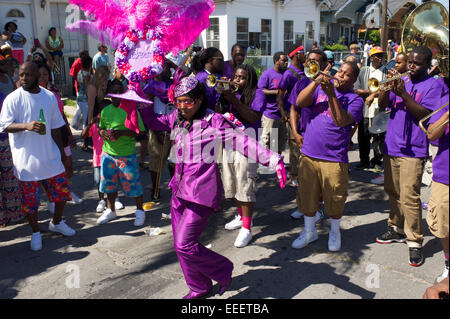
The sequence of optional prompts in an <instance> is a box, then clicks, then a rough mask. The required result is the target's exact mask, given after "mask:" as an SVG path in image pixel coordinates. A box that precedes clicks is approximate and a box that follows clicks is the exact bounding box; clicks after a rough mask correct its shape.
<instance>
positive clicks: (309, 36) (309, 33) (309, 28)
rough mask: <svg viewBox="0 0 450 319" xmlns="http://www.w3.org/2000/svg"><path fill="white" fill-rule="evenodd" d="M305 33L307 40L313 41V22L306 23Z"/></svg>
mask: <svg viewBox="0 0 450 319" xmlns="http://www.w3.org/2000/svg"><path fill="white" fill-rule="evenodd" d="M305 31H306V38H307V39H310V40H312V39H314V21H306V28H305Z"/></svg>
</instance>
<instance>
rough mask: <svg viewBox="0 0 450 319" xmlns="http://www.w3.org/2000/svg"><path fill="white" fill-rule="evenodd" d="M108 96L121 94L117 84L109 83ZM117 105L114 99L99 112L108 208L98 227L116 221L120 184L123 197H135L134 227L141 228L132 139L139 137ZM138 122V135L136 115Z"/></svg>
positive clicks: (102, 187) (139, 189) (140, 199)
mask: <svg viewBox="0 0 450 319" xmlns="http://www.w3.org/2000/svg"><path fill="white" fill-rule="evenodd" d="M100 70H101V69H99V71H100ZM97 73H99V72H97ZM111 93H113V94H121V93H123V86H122V83H121V82H120V81H118V80H114V81H113V83H111ZM120 103H121V100H119V99H117V98H113V99H112V103H111V104H109V105H108V106H107V107H105V108H104V109H102V111H101V113H100V122H99V125H98V126H99V132H98V133H99V135H100V137H101V138H102V139H103V143H104V144H103V154H102V157H101V167H102V168H101V181H100V192H102V193H106V196H107V201H108V208H107V209H106V210H105V211H104V212H103V214H102V216H100V217H99V218H98V219H97V223H98V224H104V223H107V222H108V221H110V220H112V219H114V218H116V217H117V215H116V209H118V207H116V199H117V191H118V186H119V184H121V185H122V189H123V191H124V193H125V195H126V196H129V197H134V199H135V201H136V212H135V215H136V219H135V222H134V226H142V225H143V224H144V222H145V212H144V211H143V209H142V205H143V196H142V184H141V181H140V175H139V167H138V163H137V159H136V140H135V138H136V136H137V135H138V134H137V133H136V132H135V131H132V130H130V129H129V128H127V127H126V126H125V122H126V118H127V116H128V115H127V112H125V111H124V110H123V109H121V108H120V107H119V106H120ZM138 122H139V131H141V132H142V131H143V130H144V129H145V128H144V123H143V122H142V119H141V116H140V115H139V113H138Z"/></svg>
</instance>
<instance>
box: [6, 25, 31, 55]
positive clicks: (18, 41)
mask: <svg viewBox="0 0 450 319" xmlns="http://www.w3.org/2000/svg"><path fill="white" fill-rule="evenodd" d="M5 31H9V32H10V35H11V37H10V39H9V41H10V42H11V46H12V50H13V52H12V53H13V57H15V58H16V59H17V60H19V63H20V64H22V63H23V62H24V54H23V46H24V45H25V43H26V42H27V39H26V37H25V36H24V35H23V34H22V33H20V32H18V31H17V24H16V23H15V22H13V21H10V22H8V23H6V24H5Z"/></svg>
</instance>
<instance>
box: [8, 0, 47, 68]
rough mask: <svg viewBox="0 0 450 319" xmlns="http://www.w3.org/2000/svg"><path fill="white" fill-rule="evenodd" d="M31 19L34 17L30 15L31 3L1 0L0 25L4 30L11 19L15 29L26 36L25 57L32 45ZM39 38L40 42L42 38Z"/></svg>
mask: <svg viewBox="0 0 450 319" xmlns="http://www.w3.org/2000/svg"><path fill="white" fill-rule="evenodd" d="M33 19H34V18H33V17H32V16H31V5H27V4H15V3H14V2H10V3H8V2H7V3H4V2H2V5H1V6H0V21H2V24H1V25H0V27H1V29H2V31H3V30H4V27H5V24H6V23H8V22H10V21H13V22H14V23H16V24H17V31H18V32H20V33H22V34H23V35H24V36H25V37H26V38H27V42H26V43H25V45H24V48H23V49H24V58H25V59H26V57H27V54H28V52H30V49H31V47H32V46H33V39H34V33H33ZM40 40H41V43H42V41H43V39H40Z"/></svg>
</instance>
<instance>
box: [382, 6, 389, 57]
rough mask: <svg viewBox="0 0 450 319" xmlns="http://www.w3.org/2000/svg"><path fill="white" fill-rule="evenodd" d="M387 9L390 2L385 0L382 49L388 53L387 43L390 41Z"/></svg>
mask: <svg viewBox="0 0 450 319" xmlns="http://www.w3.org/2000/svg"><path fill="white" fill-rule="evenodd" d="M387 8H388V0H383V5H382V8H381V10H383V11H382V20H383V22H382V24H381V25H382V27H381V34H380V36H381V43H380V44H381V47H382V48H383V51H384V52H386V49H387V41H388V35H389V33H388V17H387Z"/></svg>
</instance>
